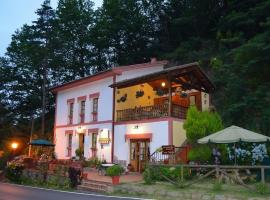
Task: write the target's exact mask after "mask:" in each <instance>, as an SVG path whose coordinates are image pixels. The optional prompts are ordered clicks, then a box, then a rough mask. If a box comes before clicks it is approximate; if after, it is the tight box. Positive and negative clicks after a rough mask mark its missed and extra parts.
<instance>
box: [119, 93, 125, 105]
mask: <svg viewBox="0 0 270 200" xmlns="http://www.w3.org/2000/svg"><path fill="white" fill-rule="evenodd" d="M118 94H119V93H118ZM126 100H127V94H124V95H123V96H121V97H120V99H117V103H121V102H125V101H126Z"/></svg>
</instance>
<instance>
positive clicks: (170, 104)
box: [168, 74, 172, 117]
mask: <svg viewBox="0 0 270 200" xmlns="http://www.w3.org/2000/svg"><path fill="white" fill-rule="evenodd" d="M168 90H169V93H168V95H169V98H168V99H169V106H168V116H169V117H171V115H172V80H171V76H170V74H169V75H168Z"/></svg>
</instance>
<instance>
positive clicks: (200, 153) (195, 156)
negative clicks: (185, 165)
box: [188, 145, 212, 162]
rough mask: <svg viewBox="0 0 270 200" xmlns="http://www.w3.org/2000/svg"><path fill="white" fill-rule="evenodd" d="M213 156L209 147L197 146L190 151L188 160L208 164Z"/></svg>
mask: <svg viewBox="0 0 270 200" xmlns="http://www.w3.org/2000/svg"><path fill="white" fill-rule="evenodd" d="M211 155H212V151H211V149H210V148H209V147H208V146H206V145H203V146H197V147H194V148H192V149H191V150H190V151H189V153H188V160H190V161H202V162H206V161H210V160H211Z"/></svg>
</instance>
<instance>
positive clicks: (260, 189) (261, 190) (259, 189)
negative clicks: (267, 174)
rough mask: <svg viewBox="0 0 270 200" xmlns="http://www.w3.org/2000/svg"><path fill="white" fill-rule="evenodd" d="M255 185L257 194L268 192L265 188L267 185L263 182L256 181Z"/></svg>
mask: <svg viewBox="0 0 270 200" xmlns="http://www.w3.org/2000/svg"><path fill="white" fill-rule="evenodd" d="M255 187H256V192H257V193H258V194H262V195H264V194H267V193H268V192H269V191H268V188H267V185H266V184H265V183H257V184H256V185H255Z"/></svg>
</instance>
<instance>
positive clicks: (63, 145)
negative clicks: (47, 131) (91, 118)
mask: <svg viewBox="0 0 270 200" xmlns="http://www.w3.org/2000/svg"><path fill="white" fill-rule="evenodd" d="M76 128H77V127H69V128H57V129H56V138H55V153H56V156H57V158H58V159H68V158H69V157H67V154H68V152H67V146H68V136H67V135H65V131H66V130H73V135H72V156H76V154H75V150H76V149H78V147H79V134H75V132H76ZM96 128H98V129H99V130H101V129H108V130H109V133H110V135H109V136H110V138H112V124H111V123H106V124H96V125H87V126H82V128H81V129H82V130H84V129H85V130H86V133H85V142H84V156H85V157H86V158H89V157H90V154H91V152H90V151H91V150H90V148H91V145H92V141H91V140H92V133H91V132H90V133H89V134H88V129H96ZM99 136H100V135H99V133H98V138H97V139H99ZM97 156H98V158H99V159H105V160H106V161H107V162H111V142H110V143H109V144H104V145H103V148H101V144H100V143H99V142H97Z"/></svg>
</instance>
